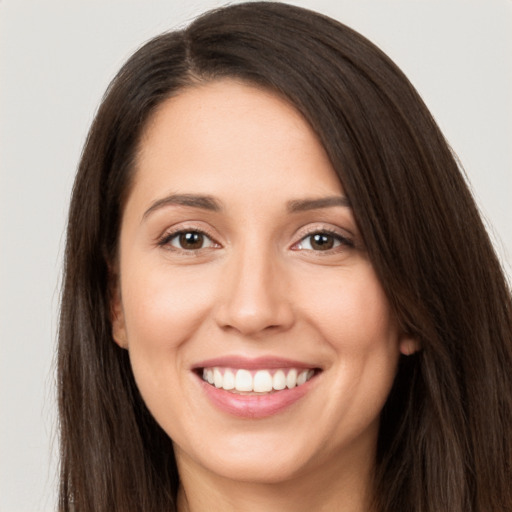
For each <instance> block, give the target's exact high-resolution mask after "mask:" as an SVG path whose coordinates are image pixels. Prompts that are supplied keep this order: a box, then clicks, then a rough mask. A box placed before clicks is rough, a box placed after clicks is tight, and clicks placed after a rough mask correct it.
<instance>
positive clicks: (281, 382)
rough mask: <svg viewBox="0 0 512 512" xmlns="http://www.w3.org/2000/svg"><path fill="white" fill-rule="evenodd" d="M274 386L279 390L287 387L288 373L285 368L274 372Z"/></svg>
mask: <svg viewBox="0 0 512 512" xmlns="http://www.w3.org/2000/svg"><path fill="white" fill-rule="evenodd" d="M272 387H273V388H274V389H275V390H277V391H281V390H282V389H284V388H285V387H286V375H285V374H284V372H283V370H277V372H276V373H274V377H273V378H272Z"/></svg>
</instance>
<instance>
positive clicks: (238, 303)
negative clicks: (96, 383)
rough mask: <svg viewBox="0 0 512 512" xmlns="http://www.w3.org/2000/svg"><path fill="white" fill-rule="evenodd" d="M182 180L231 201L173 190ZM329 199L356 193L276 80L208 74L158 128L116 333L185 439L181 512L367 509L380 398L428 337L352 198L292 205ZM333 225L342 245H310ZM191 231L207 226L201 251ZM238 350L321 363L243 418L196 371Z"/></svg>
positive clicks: (128, 236) (138, 199)
mask: <svg viewBox="0 0 512 512" xmlns="http://www.w3.org/2000/svg"><path fill="white" fill-rule="evenodd" d="M175 194H194V195H202V196H203V195H204V196H208V197H211V198H214V200H215V202H216V204H217V205H218V206H219V209H218V210H217V211H213V210H211V209H206V208H203V207H202V205H183V204H174V203H172V202H171V201H169V200H167V201H166V200H165V198H168V197H169V196H172V195H175ZM326 197H329V198H332V197H337V198H339V197H344V192H343V188H342V186H341V183H340V182H339V179H338V178H337V175H336V174H335V172H334V170H333V168H332V166H331V164H330V162H329V160H328V158H327V155H326V153H325V150H324V149H323V147H322V146H321V145H320V143H319V141H318V139H317V137H316V136H315V134H314V132H313V131H312V129H311V128H310V127H309V125H308V124H307V123H306V122H305V121H304V119H303V118H302V117H301V115H300V114H299V113H298V112H297V111H296V110H295V109H294V108H293V107H292V106H290V104H288V103H287V102H286V101H284V100H283V99H281V98H279V97H278V96H276V95H274V94H272V93H270V92H267V91H265V90H261V89H258V88H256V87H252V86H249V85H247V84H241V83H237V82H235V81H232V80H221V81H214V82H211V83H207V84H202V85H198V86H194V87H192V88H188V89H185V90H184V91H181V92H180V93H179V94H178V95H176V96H174V97H173V98H171V99H168V100H166V101H165V102H164V103H163V104H162V105H161V106H160V107H159V109H158V110H157V112H156V113H155V115H154V116H153V117H152V119H151V120H150V122H149V123H148V125H147V127H146V129H145V132H144V134H143V137H142V140H141V143H140V152H139V156H138V161H137V167H136V174H135V180H134V183H133V187H132V189H131V192H130V194H129V197H128V200H127V203H126V206H125V210H124V213H123V218H122V226H121V234H120V250H119V261H118V267H117V282H118V287H117V290H116V293H115V298H114V300H113V304H112V323H113V335H114V339H115V341H116V342H117V343H118V344H119V345H120V346H122V347H124V348H126V349H127V350H128V351H129V355H130V360H131V364H132V368H133V372H134V375H135V379H136V382H137V385H138V387H139V389H140V391H141V394H142V396H143V398H144V400H145V402H146V404H147V406H148V408H149V410H150V411H151V413H152V414H153V415H154V417H155V419H156V420H157V421H158V423H159V424H160V425H161V426H162V428H163V429H164V430H165V431H166V432H167V433H168V434H169V436H170V437H171V438H172V439H173V442H174V446H175V450H176V460H177V464H178V468H179V472H180V478H181V482H182V487H181V490H180V494H179V508H180V510H181V511H183V510H190V511H200V510H209V511H215V510H222V511H224V512H225V511H230V510H244V511H266V512H268V511H274V510H275V511H281V512H282V511H287V510H290V511H291V510H293V511H294V512H297V511H302V510H304V511H306V510H307V511H311V510H325V511H328V510H344V511H348V512H356V511H363V510H365V511H367V510H368V500H369V496H370V494H371V490H372V489H371V474H372V470H373V469H374V459H375V449H376V440H377V433H378V426H379V413H380V411H381V409H382V407H383V405H384V402H385V400H386V397H387V395H388V393H389V391H390V388H391V385H392V382H393V378H394V376H395V372H396V366H397V362H398V358H399V355H400V352H403V353H410V352H411V351H413V350H414V344H413V342H412V340H410V339H408V338H406V337H405V336H404V335H402V334H401V333H400V332H399V330H398V327H397V323H396V321H395V319H394V317H393V315H392V314H391V311H390V307H389V304H388V301H387V299H386V296H385V294H384V292H383V290H382V288H381V285H380V283H379V281H378V279H377V277H376V275H375V272H374V270H373V267H372V265H371V263H370V261H369V260H368V258H367V254H366V252H365V248H364V242H363V240H362V238H361V236H360V234H359V232H358V228H357V225H356V222H355V220H354V217H353V214H352V211H351V209H350V207H349V206H346V205H343V204H340V205H331V206H325V205H324V207H316V208H309V209H303V210H301V211H290V201H297V200H305V199H308V200H309V199H319V198H326ZM162 200H163V201H162ZM310 206H311V205H310ZM325 230H327V231H328V233H327V234H326V235H325V236H326V237H327V238H326V239H325V240H326V241H327V242H328V244H327V245H329V243H332V245H333V246H332V247H331V248H330V249H327V250H324V249H323V248H319V247H318V246H315V245H314V244H313V245H312V244H311V242H312V239H311V234H312V233H318V232H325ZM177 231H182V232H194V231H204V232H205V233H206V234H207V236H206V235H205V236H204V238H203V240H204V242H203V245H201V244H199V245H200V247H199V249H194V250H192V249H191V248H190V246H183V245H181V246H180V239H179V237H178V236H177V235H175V233H176V232H177ZM331 233H334V235H332V234H331ZM347 240H348V242H347ZM225 355H236V356H244V357H249V358H256V357H260V356H272V357H283V358H289V359H294V360H299V361H303V362H307V363H308V364H310V365H311V367H314V368H320V369H321V370H322V371H321V372H319V374H318V375H317V376H315V377H314V378H313V379H312V381H311V382H310V383H309V389H308V392H307V393H306V394H305V395H304V396H303V397H302V398H301V399H300V400H299V401H298V402H296V403H294V404H293V405H291V406H290V407H288V408H286V409H285V410H283V411H281V412H279V413H278V414H274V415H271V416H269V417H266V418H260V419H248V418H240V417H236V416H233V415H231V414H228V413H226V412H225V411H221V410H219V409H218V408H217V407H216V406H215V405H213V404H212V403H211V402H210V400H209V399H208V398H207V397H206V395H205V393H204V392H203V389H202V385H203V384H202V381H201V380H200V379H199V378H198V377H197V375H195V374H194V372H192V371H191V368H192V367H193V365H194V364H197V363H198V362H199V361H203V360H205V359H208V358H214V357H219V356H225Z"/></svg>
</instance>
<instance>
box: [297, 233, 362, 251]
mask: <svg viewBox="0 0 512 512" xmlns="http://www.w3.org/2000/svg"><path fill="white" fill-rule="evenodd" d="M342 245H345V246H348V247H353V246H354V244H353V242H352V241H351V240H349V239H348V238H345V237H343V236H341V235H340V234H338V233H330V232H328V231H318V232H315V233H311V234H309V235H307V236H305V237H304V238H302V239H301V240H300V241H299V243H298V244H296V245H295V247H294V249H296V250H306V251H330V250H332V249H336V248H338V247H340V246H342Z"/></svg>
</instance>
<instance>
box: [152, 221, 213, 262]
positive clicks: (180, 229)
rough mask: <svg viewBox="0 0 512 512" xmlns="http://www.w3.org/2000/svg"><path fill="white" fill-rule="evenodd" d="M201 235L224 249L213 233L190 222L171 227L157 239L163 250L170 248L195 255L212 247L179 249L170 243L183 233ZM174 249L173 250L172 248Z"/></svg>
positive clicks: (157, 243)
mask: <svg viewBox="0 0 512 512" xmlns="http://www.w3.org/2000/svg"><path fill="white" fill-rule="evenodd" d="M192 232H194V233H201V234H202V235H204V236H205V237H207V238H209V239H210V240H211V241H212V243H213V244H215V245H216V246H217V247H222V245H221V244H220V243H219V242H218V240H217V238H216V237H215V235H213V234H212V233H211V231H210V230H209V229H207V228H205V227H199V226H198V225H197V224H194V223H189V222H181V223H179V224H177V225H175V226H171V227H169V228H167V229H165V230H164V232H163V233H162V234H161V235H160V236H158V238H157V239H156V245H157V246H159V247H162V248H168V249H169V250H174V251H181V252H184V253H188V254H193V253H195V252H198V251H202V250H204V249H211V248H212V247H203V248H200V249H196V250H193V249H188V250H186V249H180V248H179V247H174V246H170V244H169V242H170V241H171V240H172V239H173V238H174V237H176V236H178V235H180V234H182V233H192ZM170 247H172V248H170Z"/></svg>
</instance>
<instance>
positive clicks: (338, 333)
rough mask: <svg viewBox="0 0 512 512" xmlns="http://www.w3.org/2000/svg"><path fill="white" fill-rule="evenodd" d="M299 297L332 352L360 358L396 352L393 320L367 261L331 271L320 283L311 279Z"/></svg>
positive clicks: (396, 336)
mask: <svg viewBox="0 0 512 512" xmlns="http://www.w3.org/2000/svg"><path fill="white" fill-rule="evenodd" d="M352 270H354V269H352ZM322 284H323V285H322ZM302 296H303V300H302V302H303V304H304V305H305V311H306V312H307V313H306V314H307V316H308V317H309V318H310V320H311V322H314V323H315V325H316V326H317V328H318V329H319V330H321V332H322V334H323V337H324V339H325V340H326V341H327V342H328V343H329V344H330V345H331V346H332V348H333V349H334V350H335V351H336V352H340V353H343V354H345V355H349V354H352V355H353V356H358V355H359V356H361V357H365V356H366V355H368V354H370V353H373V352H375V353H376V354H377V353H381V352H382V351H384V352H387V351H391V352H393V354H395V353H397V352H398V343H397V341H398V335H397V328H396V322H395V321H394V320H393V315H392V313H391V311H390V308H389V305H388V301H387V298H386V296H385V294H384V292H383V290H382V288H381V286H380V283H379V281H378V280H377V277H376V276H375V274H374V272H373V269H372V268H371V266H370V265H369V264H368V265H362V266H361V267H360V268H358V269H357V271H355V270H354V271H347V272H338V273H337V274H336V273H333V276H332V278H331V279H329V280H327V281H326V280H323V283H322V281H321V280H320V279H317V280H315V279H311V280H310V281H309V283H308V287H307V288H305V289H304V290H302Z"/></svg>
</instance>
